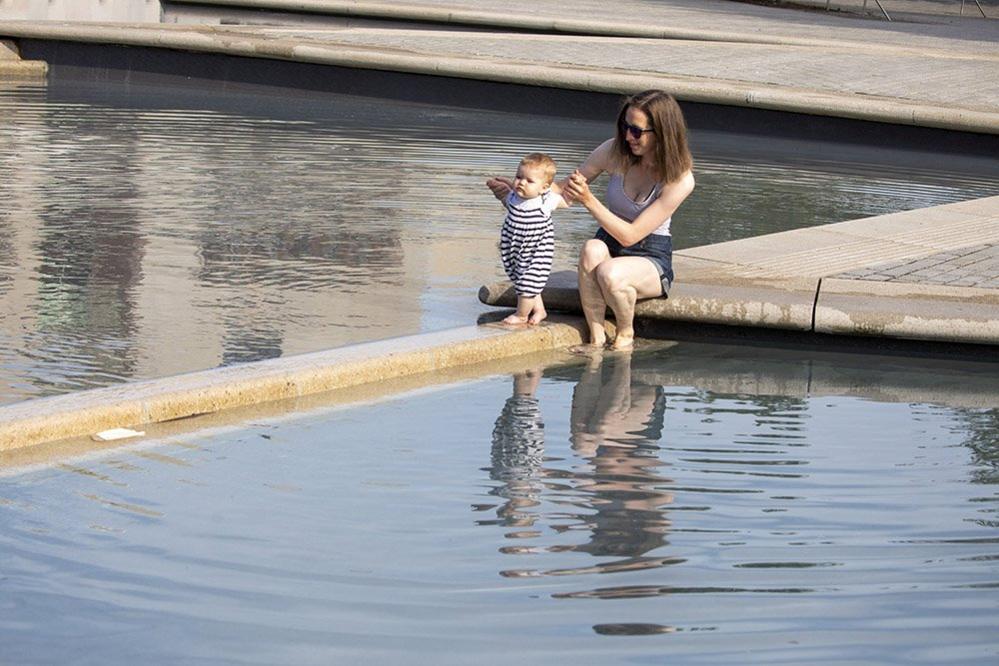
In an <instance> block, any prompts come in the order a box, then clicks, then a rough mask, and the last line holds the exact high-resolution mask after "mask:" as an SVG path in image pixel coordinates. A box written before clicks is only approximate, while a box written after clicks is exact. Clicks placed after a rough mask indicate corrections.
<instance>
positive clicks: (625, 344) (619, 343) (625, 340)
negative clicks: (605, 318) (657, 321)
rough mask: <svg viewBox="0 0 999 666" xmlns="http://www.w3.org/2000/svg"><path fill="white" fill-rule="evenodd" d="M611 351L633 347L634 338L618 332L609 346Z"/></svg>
mask: <svg viewBox="0 0 999 666" xmlns="http://www.w3.org/2000/svg"><path fill="white" fill-rule="evenodd" d="M610 348H611V351H626V350H631V349H634V348H635V338H634V337H633V336H625V335H621V334H620V333H618V335H617V337H615V338H614V344H612V345H611V346H610Z"/></svg>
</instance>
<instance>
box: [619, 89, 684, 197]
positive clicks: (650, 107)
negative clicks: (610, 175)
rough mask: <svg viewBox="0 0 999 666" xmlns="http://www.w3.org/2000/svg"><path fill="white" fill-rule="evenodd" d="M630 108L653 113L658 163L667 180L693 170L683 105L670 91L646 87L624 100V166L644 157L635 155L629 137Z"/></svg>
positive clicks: (621, 127)
mask: <svg viewBox="0 0 999 666" xmlns="http://www.w3.org/2000/svg"><path fill="white" fill-rule="evenodd" d="M629 108H635V109H638V110H639V111H644V112H645V114H646V115H647V116H648V117H649V123H650V127H651V129H652V130H653V131H654V132H655V137H656V146H655V151H656V152H655V165H656V170H657V171H658V172H659V177H660V178H662V179H663V181H664V182H667V183H675V182H676V181H678V180H680V178H681V177H683V174H685V173H687V172H688V171H690V169H691V168H692V167H693V165H694V160H693V158H692V157H691V155H690V148H688V147H687V123H686V122H685V121H684V119H683V112H682V111H681V110H680V105H679V104H677V103H676V100H675V99H674V98H673V96H672V95H670V94H669V93H667V92H664V91H662V90H646V91H645V92H640V93H638V94H637V95H632V96H631V97H628V98H627V99H625V100H624V103H623V104H622V105H621V111H620V113H618V115H617V139H616V141H615V146H616V147H617V153H618V157H619V158H620V160H621V164H622V166H627V165H629V164H637V163H638V162H639V160H640V159H641V158H640V157H638V156H636V155H633V154H632V152H631V149H630V148H628V142H627V140H626V139H625V129H624V116H625V114H626V113H628V109H629Z"/></svg>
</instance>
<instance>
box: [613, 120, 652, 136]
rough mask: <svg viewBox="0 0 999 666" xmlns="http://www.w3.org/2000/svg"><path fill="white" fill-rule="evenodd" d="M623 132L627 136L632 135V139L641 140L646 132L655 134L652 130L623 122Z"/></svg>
mask: <svg viewBox="0 0 999 666" xmlns="http://www.w3.org/2000/svg"><path fill="white" fill-rule="evenodd" d="M621 131H622V132H624V133H625V134H630V135H631V138H632V139H641V138H642V135H643V134H645V133H646V132H655V130H654V129H652V128H649V129H644V128H642V127H639V126H638V125H632V124H631V123H627V122H625V121H623V120H622V121H621Z"/></svg>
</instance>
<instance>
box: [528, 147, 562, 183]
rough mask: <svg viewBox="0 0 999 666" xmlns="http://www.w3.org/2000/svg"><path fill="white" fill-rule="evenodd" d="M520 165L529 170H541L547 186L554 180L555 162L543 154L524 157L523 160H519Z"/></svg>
mask: <svg viewBox="0 0 999 666" xmlns="http://www.w3.org/2000/svg"><path fill="white" fill-rule="evenodd" d="M520 165H521V166H525V167H527V168H529V169H543V170H544V173H545V179H546V180H547V181H548V184H549V185H551V184H552V181H554V180H555V160H553V159H552V158H550V157H548V155H545V154H544V153H531V154H530V155H525V156H524V159H522V160H520Z"/></svg>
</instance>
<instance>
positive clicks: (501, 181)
mask: <svg viewBox="0 0 999 666" xmlns="http://www.w3.org/2000/svg"><path fill="white" fill-rule="evenodd" d="M486 187H488V188H489V189H490V190H491V191H492V193H493V196H494V197H496V198H497V199H499V200H500V201H505V200H506V197H507V195H508V194H510V192H512V191H513V180H512V179H510V178H507V177H506V176H497V177H495V178H490V179H489V180H487V181H486Z"/></svg>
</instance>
